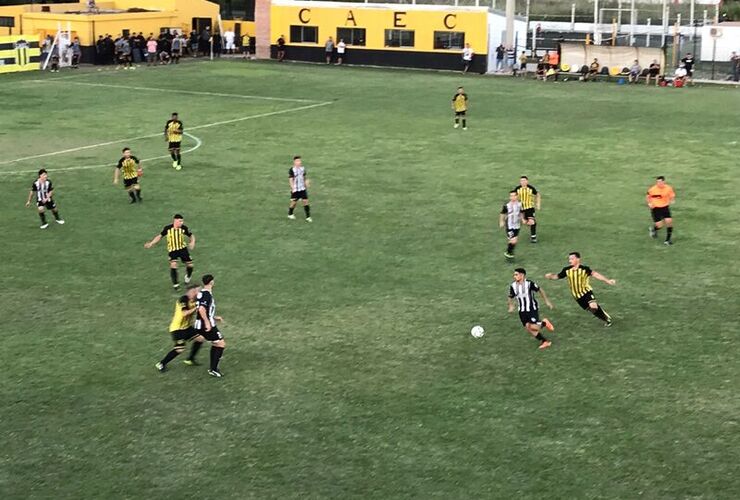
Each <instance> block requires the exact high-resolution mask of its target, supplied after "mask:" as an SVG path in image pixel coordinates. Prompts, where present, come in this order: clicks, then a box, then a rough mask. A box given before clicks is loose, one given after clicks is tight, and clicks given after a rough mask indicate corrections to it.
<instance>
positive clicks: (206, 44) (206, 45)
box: [198, 27, 211, 57]
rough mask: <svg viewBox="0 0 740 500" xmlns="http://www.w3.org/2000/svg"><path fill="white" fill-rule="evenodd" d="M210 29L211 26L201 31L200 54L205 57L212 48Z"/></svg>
mask: <svg viewBox="0 0 740 500" xmlns="http://www.w3.org/2000/svg"><path fill="white" fill-rule="evenodd" d="M209 29H210V28H209V27H206V28H205V29H204V30H203V31H201V33H200V40H199V41H198V47H199V48H200V54H201V55H202V56H204V57H205V56H207V55H208V53H209V52H210V50H211V32H210V31H209Z"/></svg>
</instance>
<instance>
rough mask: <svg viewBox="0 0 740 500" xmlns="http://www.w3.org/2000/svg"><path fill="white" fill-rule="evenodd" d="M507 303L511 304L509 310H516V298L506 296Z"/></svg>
mask: <svg viewBox="0 0 740 500" xmlns="http://www.w3.org/2000/svg"><path fill="white" fill-rule="evenodd" d="M506 304H507V305H508V306H509V312H510V313H511V312H514V300H513V299H512V298H511V297H506Z"/></svg>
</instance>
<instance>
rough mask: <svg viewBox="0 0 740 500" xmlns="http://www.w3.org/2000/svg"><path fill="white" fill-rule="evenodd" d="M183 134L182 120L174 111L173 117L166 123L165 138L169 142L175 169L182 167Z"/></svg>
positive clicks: (168, 147) (168, 146) (168, 145)
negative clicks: (181, 146)
mask: <svg viewBox="0 0 740 500" xmlns="http://www.w3.org/2000/svg"><path fill="white" fill-rule="evenodd" d="M182 134H183V127H182V122H181V121H180V118H178V116H177V113H172V117H171V118H170V119H169V120H167V123H165V124H164V140H165V142H167V150H168V151H169V152H170V156H171V157H172V168H174V169H175V170H180V169H181V168H182V156H181V155H180V144H181V143H182Z"/></svg>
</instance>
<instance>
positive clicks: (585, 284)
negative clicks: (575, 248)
mask: <svg viewBox="0 0 740 500" xmlns="http://www.w3.org/2000/svg"><path fill="white" fill-rule="evenodd" d="M568 263H569V264H570V265H569V266H567V267H564V268H563V269H562V270H561V271H560V272H559V273H558V274H555V273H547V274H546V275H545V278H547V279H549V280H559V279H563V278H567V279H568V287H569V288H570V294H571V295H573V298H574V299H576V302H578V305H579V306H581V307H582V308H583V309H584V310H586V311H590V312H591V313H592V314H593V315H594V316H596V317H597V318H599V319H600V320H602V321H603V322H604V326H612V318H611V316H609V315H608V314H607V313H606V311H604V309H602V308H601V305H599V304H598V303H597V302H596V298H595V297H594V292H593V290H592V289H591V280H590V278H591V276H593V277H594V278H596V279H597V280H599V281H603V282H604V283H606V284H607V285H614V284H616V283H617V282H616V280H613V279H609V278H607V277H606V276H604V275H603V274H600V273H598V272H596V271H594V270H592V269H591V268H590V267H588V266H584V265H581V254H580V253H578V252H571V253H569V254H568Z"/></svg>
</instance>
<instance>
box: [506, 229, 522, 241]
mask: <svg viewBox="0 0 740 500" xmlns="http://www.w3.org/2000/svg"><path fill="white" fill-rule="evenodd" d="M517 236H519V228H518V227H517V228H511V227H507V228H506V237H507V238H509V239H510V240H511V239H514V238H516V237H517Z"/></svg>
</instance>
